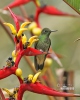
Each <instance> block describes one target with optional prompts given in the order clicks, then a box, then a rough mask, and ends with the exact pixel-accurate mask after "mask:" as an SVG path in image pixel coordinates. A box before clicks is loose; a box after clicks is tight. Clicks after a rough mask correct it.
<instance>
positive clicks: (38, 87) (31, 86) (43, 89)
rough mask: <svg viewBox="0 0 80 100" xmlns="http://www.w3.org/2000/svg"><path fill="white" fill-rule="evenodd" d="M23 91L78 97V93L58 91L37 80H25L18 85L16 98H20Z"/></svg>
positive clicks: (19, 99)
mask: <svg viewBox="0 0 80 100" xmlns="http://www.w3.org/2000/svg"><path fill="white" fill-rule="evenodd" d="M25 91H31V92H34V93H37V94H44V95H49V96H58V97H80V94H73V93H65V92H59V91H57V90H54V89H51V88H49V87H47V86H44V85H42V84H41V83H39V82H35V83H32V82H31V83H29V82H27V83H23V84H21V85H20V88H19V91H18V96H17V100H22V96H23V93H24V92H25Z"/></svg>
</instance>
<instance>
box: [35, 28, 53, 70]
mask: <svg viewBox="0 0 80 100" xmlns="http://www.w3.org/2000/svg"><path fill="white" fill-rule="evenodd" d="M50 33H51V30H50V29H48V28H44V29H43V30H42V32H41V35H40V36H39V41H37V42H36V43H35V49H38V50H41V51H44V52H48V50H49V48H50V45H51V40H50V39H49V35H50ZM46 55H47V54H43V55H37V56H35V57H34V63H35V68H36V70H39V69H40V70H42V69H43V67H44V62H45V59H46Z"/></svg>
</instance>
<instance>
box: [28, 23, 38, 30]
mask: <svg viewBox="0 0 80 100" xmlns="http://www.w3.org/2000/svg"><path fill="white" fill-rule="evenodd" d="M35 27H37V24H36V22H32V23H31V24H30V25H29V26H28V29H29V30H30V31H32V30H33V29H34V28H35Z"/></svg>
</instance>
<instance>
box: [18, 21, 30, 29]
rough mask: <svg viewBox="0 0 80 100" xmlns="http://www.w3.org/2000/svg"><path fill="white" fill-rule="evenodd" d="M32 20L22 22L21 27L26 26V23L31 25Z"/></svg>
mask: <svg viewBox="0 0 80 100" xmlns="http://www.w3.org/2000/svg"><path fill="white" fill-rule="evenodd" d="M30 23H31V22H24V23H22V24H21V27H20V28H24V27H25V26H26V25H29V24H30Z"/></svg>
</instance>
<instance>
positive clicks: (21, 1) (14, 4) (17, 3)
mask: <svg viewBox="0 0 80 100" xmlns="http://www.w3.org/2000/svg"><path fill="white" fill-rule="evenodd" d="M31 1H32V2H34V3H35V5H36V7H39V1H36V0H15V1H14V2H12V3H11V4H9V5H8V6H6V7H5V8H4V9H5V10H7V7H10V8H14V7H18V6H20V5H24V4H27V3H29V2H31Z"/></svg>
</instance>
